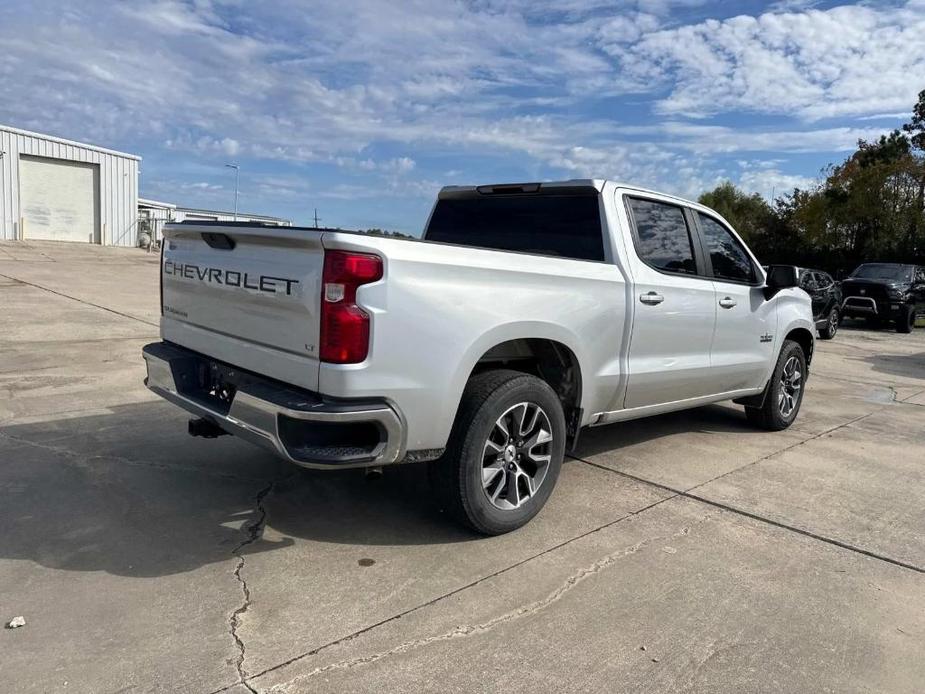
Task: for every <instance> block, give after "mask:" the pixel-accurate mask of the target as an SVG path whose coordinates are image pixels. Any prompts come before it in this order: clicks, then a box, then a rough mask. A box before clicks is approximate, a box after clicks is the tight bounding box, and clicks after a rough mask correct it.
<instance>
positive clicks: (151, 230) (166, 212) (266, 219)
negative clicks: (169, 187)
mask: <svg viewBox="0 0 925 694" xmlns="http://www.w3.org/2000/svg"><path fill="white" fill-rule="evenodd" d="M235 219H237V221H239V222H261V223H263V224H272V225H274V226H278V227H291V226H292V221H291V220H288V219H283V218H282V217H270V216H268V215H263V214H249V213H246V212H238V213H237V217H236V216H235V213H234V212H221V211H218V210H200V209H197V208H194V207H178V206H177V205H174V204H173V203H169V202H160V201H158V200H150V199H148V198H138V228H139V231H140V232H142V233H146V234H148V235H149V237H150V238H151V239H155V240H156V239H159V238H160V237H161V232H162V230H163V228H164V225H165V224H166V223H168V222H187V221H200V222H232V221H234V220H235Z"/></svg>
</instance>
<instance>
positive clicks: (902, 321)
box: [896, 304, 915, 333]
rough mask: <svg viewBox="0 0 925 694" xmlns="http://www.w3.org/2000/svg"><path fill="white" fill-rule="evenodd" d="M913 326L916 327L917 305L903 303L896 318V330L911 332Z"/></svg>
mask: <svg viewBox="0 0 925 694" xmlns="http://www.w3.org/2000/svg"><path fill="white" fill-rule="evenodd" d="M913 328H915V307H914V306H910V305H909V304H903V305H902V306H901V307H900V309H899V316H897V318H896V332H898V333H911V332H912V329H913Z"/></svg>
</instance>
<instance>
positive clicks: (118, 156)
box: [0, 125, 141, 246]
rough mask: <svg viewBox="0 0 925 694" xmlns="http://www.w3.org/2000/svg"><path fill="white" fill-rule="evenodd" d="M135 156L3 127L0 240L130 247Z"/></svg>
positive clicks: (134, 224) (0, 133) (0, 141)
mask: <svg viewBox="0 0 925 694" xmlns="http://www.w3.org/2000/svg"><path fill="white" fill-rule="evenodd" d="M140 161H141V157H137V156H135V155H133V154H125V153H123V152H115V151H113V150H110V149H104V148H102V147H96V146H94V145H87V144H82V143H80V142H72V141H70V140H63V139H61V138H59V137H52V136H50V135H41V134H39V133H33V132H29V131H27V130H20V129H18V128H11V127H8V126H5V125H0V239H20V240H53V241H80V242H84V243H97V244H103V245H112V246H134V245H135V243H136V237H137V228H136V227H137V210H138V166H139V162H140Z"/></svg>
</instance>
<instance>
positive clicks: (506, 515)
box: [144, 180, 816, 534]
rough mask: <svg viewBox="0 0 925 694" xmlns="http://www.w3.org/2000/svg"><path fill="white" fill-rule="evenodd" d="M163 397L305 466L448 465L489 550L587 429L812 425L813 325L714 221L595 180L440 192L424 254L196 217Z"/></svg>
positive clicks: (324, 233)
mask: <svg viewBox="0 0 925 694" xmlns="http://www.w3.org/2000/svg"><path fill="white" fill-rule="evenodd" d="M164 236H165V239H164V243H163V249H162V261H161V304H162V318H161V336H162V338H163V341H162V342H157V343H154V344H150V345H148V346H146V347H145V348H144V358H145V360H146V362H147V370H148V377H147V379H146V383H147V385H148V387H149V388H150V389H151V390H153V391H154V392H155V393H157V394H159V395H161V396H162V397H164V398H166V399H167V400H170V401H171V402H173V403H176V404H177V405H179V406H180V407H182V408H184V409H186V410H188V411H189V412H191V413H193V414H195V415H196V416H197V417H198V419H195V420H191V422H190V433H192V434H197V435H203V436H217V435H220V434H223V433H232V434H236V435H238V436H240V437H242V438H244V439H247V440H249V441H252V442H255V443H257V444H261V445H264V446H266V447H268V448H270V449H271V450H272V451H274V452H276V453H277V454H278V455H280V456H282V457H283V458H285V459H287V460H289V461H291V462H293V463H296V464H298V465H303V466H305V467H311V468H325V469H331V468H345V467H374V468H378V467H381V466H384V465H389V464H394V463H407V462H414V461H433V462H431V463H430V464H431V465H432V471H433V480H434V484H435V488H436V491H437V492H438V498H439V499H440V500H441V503H442V504H444V507H445V508H446V509H447V510H448V511H450V512H451V513H452V514H453V515H454V516H455V517H457V518H458V519H460V520H461V521H463V522H465V523H467V524H468V525H470V526H471V527H472V528H474V529H475V530H477V531H479V532H482V533H486V534H498V533H504V532H507V531H510V530H513V529H515V528H517V527H520V526H521V525H523V524H524V523H526V522H527V521H529V520H530V519H531V518H532V517H533V516H534V515H535V514H536V513H537V512H538V511H539V510H540V509H541V508H542V506H543V505H544V504H545V502H546V500H547V499H548V498H549V495H550V494H551V493H552V490H553V487H554V486H555V484H556V479H557V477H558V475H559V470H560V467H561V465H562V461H563V457H564V455H565V452H566V449H567V447H569V446H573V445H574V443H575V442H576V440H577V438H578V434H579V431H580V430H581V429H582V428H583V427H586V426H599V425H603V424H608V423H611V422H619V421H624V420H629V419H634V418H638V417H646V416H649V415H654V414H660V413H663V412H669V411H672V410H680V409H683V408H690V407H697V406H700V405H705V404H707V403H713V402H718V401H722V400H735V401H736V402H738V403H741V404H743V405H744V406H745V412H746V414H747V416H748V419H749V420H750V421H751V422H753V423H754V424H755V425H757V426H760V427H764V428H767V429H774V430H778V429H784V428H785V427H787V426H789V425H790V424H791V423H792V422H793V420H794V418H795V417H796V415H797V412H798V411H799V409H800V403H801V400H802V397H803V390H804V385H805V383H806V377H807V368H808V366H809V363H810V360H811V359H812V355H813V346H814V341H815V335H816V332H815V326H814V323H813V314H812V309H811V307H810V299H809V297H808V296H807V295H806V294H805V293H804V292H803V291H802V290H800V289H798V288H796V286H797V284H798V276H797V270H796V268H794V267H791V266H771V267H770V268H769V269H768V272H767V273H765V271H764V270H763V269H762V268H761V265H760V264H759V263H758V261H757V260H756V259H755V258H754V256H752V254H751V253H750V252H749V250H748V248H747V247H746V246H745V244H744V243H743V242H742V240H741V239H740V238H739V237H738V235H737V234H736V233H735V232H734V231H733V230H732V228H731V227H730V226H729V224H727V223H726V222H725V221H724V220H723V219H722V218H721V217H720V216H718V215H717V214H716V213H715V212H713V211H712V210H710V209H708V208H705V207H703V206H701V205H698V204H696V203H692V202H688V201H686V200H681V199H679V198H676V197H672V196H669V195H663V194H660V193H655V192H651V191H648V190H642V189H638V188H632V187H627V186H624V185H620V184H617V183H613V182H610V181H603V180H574V181H563V182H557V183H542V184H539V183H531V184H511V185H488V186H477V187H447V188H444V189H443V190H442V191H441V192H440V194H439V197H438V199H437V202H436V204H435V205H434V208H433V211H432V213H431V216H430V219H429V220H428V223H427V227H426V230H425V232H424V235H423V238H422V239H399V238H388V237H379V236H372V235H367V234H362V233H355V232H348V231H342V230H335V229H309V228H270V227H263V226H259V225H254V224H224V223H206V224H203V223H195V224H194V223H182V224H174V225H170V226H168V227H167V229H166V231H165V233H164Z"/></svg>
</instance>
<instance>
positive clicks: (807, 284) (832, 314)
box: [800, 268, 842, 340]
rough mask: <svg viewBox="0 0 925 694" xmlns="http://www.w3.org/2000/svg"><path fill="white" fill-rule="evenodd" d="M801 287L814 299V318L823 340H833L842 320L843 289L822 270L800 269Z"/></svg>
mask: <svg viewBox="0 0 925 694" xmlns="http://www.w3.org/2000/svg"><path fill="white" fill-rule="evenodd" d="M800 289H802V290H803V291H804V292H806V293H807V294H809V298H810V299H812V300H813V319H814V320H815V321H816V330H818V331H819V337H821V338H822V339H823V340H831V339H832V338H833V337H835V333H837V332H838V323H839V321H840V320H841V304H842V295H841V289H840V288H839V286H838V284H836V282H835V280H833V279H832V276H831V275H829V274H828V273H827V272H823V271H822V270H813V269H811V268H801V269H800Z"/></svg>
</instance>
